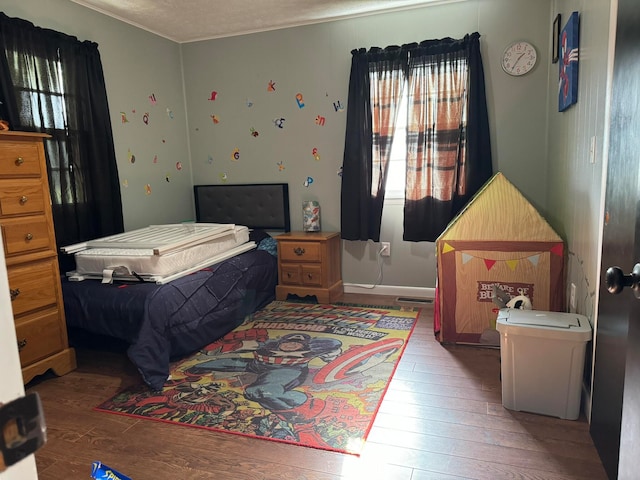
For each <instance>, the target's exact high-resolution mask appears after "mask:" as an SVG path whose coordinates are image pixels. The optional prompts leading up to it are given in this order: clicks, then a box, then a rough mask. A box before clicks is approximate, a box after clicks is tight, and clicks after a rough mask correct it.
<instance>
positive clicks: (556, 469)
mask: <svg viewBox="0 0 640 480" xmlns="http://www.w3.org/2000/svg"><path fill="white" fill-rule="evenodd" d="M342 300H343V301H345V302H349V303H358V304H377V305H388V304H393V302H394V301H395V299H394V298H389V297H380V296H372V295H354V294H347V295H345V296H344V298H343V299H342ZM77 356H78V368H77V370H75V371H73V372H71V373H69V374H68V375H65V376H63V377H55V376H54V375H53V374H49V373H48V374H45V375H43V376H41V377H38V378H36V379H35V380H34V381H33V382H31V383H30V384H29V385H28V386H27V391H29V392H32V391H37V392H38V393H39V394H40V396H41V399H42V403H43V408H44V412H45V420H46V423H47V431H48V440H47V443H46V444H45V446H44V447H43V448H42V449H40V450H39V451H38V453H37V454H36V462H37V467H38V474H39V478H40V480H59V479H63V478H64V479H75V478H88V477H89V473H90V468H91V463H92V462H93V461H97V460H98V461H102V462H104V463H105V464H107V465H109V466H111V467H113V468H115V469H117V470H119V471H121V472H122V473H123V474H126V475H129V476H131V477H132V478H135V480H146V479H156V478H177V479H181V480H183V479H186V480H191V479H194V480H200V479H216V480H284V479H286V480H362V479H367V480H378V479H379V480H456V479H457V480H459V479H478V480H499V479H503V478H504V479H507V478H509V479H514V478H517V479H520V480H570V479H580V480H582V479H595V480H600V479H605V478H606V475H605V473H604V470H603V468H602V465H601V463H600V461H599V459H598V457H597V454H596V452H595V448H594V447H593V443H592V441H591V438H590V436H589V432H588V423H587V422H586V420H585V419H584V417H581V418H580V419H579V420H576V421H568V420H560V419H557V418H553V417H547V416H542V415H535V414H530V413H523V412H513V411H510V410H506V409H505V408H504V407H503V406H502V401H501V384H500V355H499V350H496V349H489V348H476V347H471V346H460V345H442V344H440V343H439V342H438V341H437V340H436V339H435V337H434V335H433V306H431V305H428V306H425V307H423V308H422V309H421V312H420V317H419V320H418V323H417V325H416V327H415V329H414V331H413V333H412V335H411V338H410V340H409V343H408V344H407V347H406V350H405V353H404V355H403V357H402V359H401V361H400V362H399V364H398V367H397V369H396V372H395V374H394V378H393V380H392V381H391V383H390V385H389V389H388V391H387V393H386V395H385V397H384V400H383V402H382V403H381V405H380V409H379V413H378V415H377V417H376V420H375V423H374V425H373V428H372V429H371V432H370V435H369V439H368V441H367V442H366V443H365V447H364V450H363V452H362V454H361V456H359V457H358V456H355V455H343V454H339V453H336V452H328V451H323V450H317V449H313V448H305V447H298V446H293V445H287V444H283V443H277V442H270V441H266V440H260V439H252V438H247V437H243V436H239V435H232V434H228V433H219V432H212V431H208V430H202V429H197V428H190V427H185V426H179V425H171V424H167V423H162V422H155V421H151V420H141V419H137V418H132V417H127V416H122V415H114V414H109V413H105V412H99V411H95V410H94V407H95V406H96V405H98V404H99V403H100V402H102V401H104V400H106V399H107V398H109V397H110V396H112V395H114V394H115V393H116V392H118V391H119V390H120V389H122V388H124V387H126V386H127V385H131V384H134V383H137V382H139V381H140V379H139V376H138V373H137V371H136V369H135V368H134V367H133V365H132V364H131V363H130V361H129V360H128V358H127V357H126V354H125V353H124V352H123V351H117V350H116V351H104V350H100V351H96V350H87V349H79V350H78V352H77Z"/></svg>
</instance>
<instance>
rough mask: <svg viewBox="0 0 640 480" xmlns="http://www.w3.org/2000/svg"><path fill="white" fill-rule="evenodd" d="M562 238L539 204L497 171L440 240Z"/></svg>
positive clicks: (549, 239)
mask: <svg viewBox="0 0 640 480" xmlns="http://www.w3.org/2000/svg"><path fill="white" fill-rule="evenodd" d="M443 240H476V241H494V240H495V241H514V242H536V241H540V242H561V241H562V239H561V238H560V236H559V235H558V234H557V233H556V232H555V231H554V230H553V228H551V226H550V225H549V224H548V223H547V221H546V220H545V219H544V218H543V217H542V215H540V213H538V211H537V210H536V208H535V207H534V206H533V205H531V203H529V201H528V200H527V199H526V198H525V197H524V196H523V195H522V193H520V191H519V190H518V189H517V188H516V187H515V186H514V185H513V184H512V183H511V182H509V180H507V179H506V177H505V176H504V175H503V174H502V173H501V172H498V173H496V174H495V175H494V176H493V177H491V178H490V179H489V180H488V181H487V182H486V183H485V184H484V185H483V187H482V188H481V189H480V190H478V192H477V193H476V194H475V196H474V197H473V198H472V199H471V200H470V201H469V202H468V203H467V205H466V206H465V207H464V208H463V209H462V211H460V213H458V215H456V217H455V218H454V219H453V220H452V221H451V222H450V223H449V225H448V226H447V228H446V229H445V231H444V232H442V234H441V235H440V236H439V237H438V239H437V241H438V242H440V241H443Z"/></svg>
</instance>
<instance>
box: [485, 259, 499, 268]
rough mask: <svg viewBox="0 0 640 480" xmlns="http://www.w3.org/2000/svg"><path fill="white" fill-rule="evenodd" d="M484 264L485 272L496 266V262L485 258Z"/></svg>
mask: <svg viewBox="0 0 640 480" xmlns="http://www.w3.org/2000/svg"><path fill="white" fill-rule="evenodd" d="M484 264H485V265H486V267H487V270H491V267H493V266H494V265H495V264H496V261H495V260H491V259H488V258H485V259H484Z"/></svg>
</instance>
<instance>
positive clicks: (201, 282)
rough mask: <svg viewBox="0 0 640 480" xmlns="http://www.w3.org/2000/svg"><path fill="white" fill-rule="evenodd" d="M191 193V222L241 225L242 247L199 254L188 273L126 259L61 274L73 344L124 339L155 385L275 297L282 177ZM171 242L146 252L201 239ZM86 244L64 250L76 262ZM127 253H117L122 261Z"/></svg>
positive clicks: (284, 208) (284, 216)
mask: <svg viewBox="0 0 640 480" xmlns="http://www.w3.org/2000/svg"><path fill="white" fill-rule="evenodd" d="M194 197H195V205H196V224H203V225H211V224H213V225H221V226H223V227H224V228H223V231H224V232H226V233H222V234H221V235H220V236H218V237H216V238H215V239H213V240H215V241H217V240H218V239H219V238H222V237H225V236H229V235H231V236H236V235H238V237H243V238H244V233H240V234H237V231H238V229H239V230H243V229H244V228H245V227H246V241H239V242H240V243H239V246H240V247H243V248H245V249H246V250H245V251H239V252H238V253H236V254H233V255H230V256H229V257H228V258H222V257H220V256H219V255H218V254H213V255H212V256H211V258H210V261H207V259H206V258H205V259H204V260H203V259H202V258H200V257H198V258H199V260H198V262H197V263H196V264H195V265H192V266H191V267H190V269H188V271H186V273H185V271H179V272H171V273H170V274H168V275H165V273H166V272H162V273H161V274H160V275H159V276H158V275H157V274H156V273H152V274H147V273H145V272H142V273H140V272H138V270H140V268H138V267H137V266H136V267H135V268H134V267H131V264H128V265H129V267H127V268H126V269H124V270H122V269H121V270H120V271H118V269H117V268H114V269H112V270H113V272H112V274H111V275H108V276H105V275H104V272H103V271H102V272H101V271H99V268H100V267H99V265H98V267H96V268H95V270H96V272H94V273H89V274H87V273H86V272H85V273H82V274H78V272H77V270H78V269H77V266H78V265H76V270H74V271H73V272H69V275H68V276H67V275H65V278H63V281H62V291H63V297H64V307H65V314H66V318H67V325H68V327H69V337H70V341H71V343H72V345H75V346H79V345H78V342H81V340H80V339H83V338H86V337H87V335H92V336H98V338H104V339H112V340H115V341H118V342H124V343H125V345H126V349H127V355H128V357H129V359H130V360H131V361H132V362H133V364H134V365H135V366H136V368H137V369H138V371H139V372H140V374H141V376H142V378H143V380H144V381H145V382H146V383H147V385H148V386H149V387H150V388H151V389H153V390H159V389H161V388H162V386H163V385H164V384H165V382H166V380H167V378H168V375H169V364H170V362H171V361H173V360H175V359H177V358H180V357H182V356H184V355H188V354H190V353H192V352H194V351H196V350H198V349H199V348H202V347H203V346H205V345H207V344H209V343H211V342H213V341H215V340H216V339H218V338H220V337H222V336H223V335H225V334H226V333H228V332H230V331H231V330H233V329H234V328H235V327H237V326H238V325H240V324H241V323H242V321H243V320H244V318H245V317H246V316H247V315H248V314H250V313H253V312H255V311H256V310H258V309H260V308H262V307H263V306H265V305H266V304H268V303H269V302H271V301H272V300H273V299H274V298H275V286H276V284H277V280H278V273H277V270H278V269H277V259H276V245H275V240H274V238H273V234H274V233H275V232H279V231H289V230H290V220H289V197H288V186H287V184H259V185H256V184H247V185H229V184H223V185H196V186H194ZM170 227H171V228H173V227H179V226H176V225H173V226H170ZM229 228H231V231H229ZM230 232H231V233H230ZM243 232H244V230H243ZM179 237H181V235H179ZM110 239H111V237H105V238H104V239H96V241H95V242H94V243H93V244H92V245H93V246H92V247H91V248H106V249H111V248H114V245H113V244H110V243H109V240H110ZM103 240H107V242H106V243H104V242H102V241H103ZM209 240H211V239H209ZM209 240H207V241H205V242H204V243H208V241H209ZM90 243H91V242H90ZM175 243H176V242H173V243H172V242H169V247H167V246H166V244H163V245H161V246H156V247H153V246H150V245H149V244H146V243H145V244H144V248H145V249H148V250H149V251H150V252H151V253H149V252H146V253H145V256H147V257H151V258H152V259H153V257H161V256H163V254H162V253H160V254H154V253H153V251H154V249H155V248H158V249H159V251H160V252H163V249H165V248H168V249H169V252H170V253H175V252H183V251H184V250H185V249H190V248H193V247H194V246H195V247H201V246H202V244H203V242H196V244H195V245H189V246H188V247H185V248H184V249H183V248H182V247H178V248H176V246H175ZM178 243H180V242H178ZM115 248H116V249H117V245H116V246H115ZM129 248H134V249H135V245H131V244H125V246H124V248H123V251H124V250H126V249H129ZM234 248H235V247H234ZM90 250H91V249H90V248H88V249H84V248H83V249H80V252H78V251H73V249H72V250H70V251H69V253H73V254H74V256H75V258H76V263H81V262H78V261H77V259H78V253H81V252H83V251H90ZM112 253H113V252H112ZM119 253H122V252H119ZM117 254H118V252H116V254H115V256H117ZM164 254H167V252H166V251H164ZM133 256H134V257H135V256H136V255H133ZM223 256H224V255H223ZM126 257H127V256H126V255H123V256H122V259H123V261H125V259H126ZM93 260H95V259H92V261H93ZM138 260H139V259H136V258H134V259H133V262H137V261H138ZM103 270H104V269H103ZM107 270H108V269H107ZM74 275H75V277H74Z"/></svg>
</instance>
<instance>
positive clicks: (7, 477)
mask: <svg viewBox="0 0 640 480" xmlns="http://www.w3.org/2000/svg"><path fill="white" fill-rule="evenodd" d="M0 245H2V232H0ZM0 365H2V368H1V369H0V403H8V402H9V401H10V400H15V399H16V398H20V397H22V396H24V385H23V384H22V371H21V370H20V357H19V356H18V341H17V339H16V330H15V327H14V325H13V312H12V310H11V299H10V298H9V280H8V279H7V265H6V263H5V260H4V250H3V249H2V248H0ZM45 421H46V418H45ZM37 479H38V472H37V470H36V461H35V457H34V456H33V455H29V456H28V457H27V458H24V459H22V460H21V461H19V462H18V463H16V464H15V465H12V466H11V467H9V468H7V470H5V471H4V472H2V473H0V480H37Z"/></svg>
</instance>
